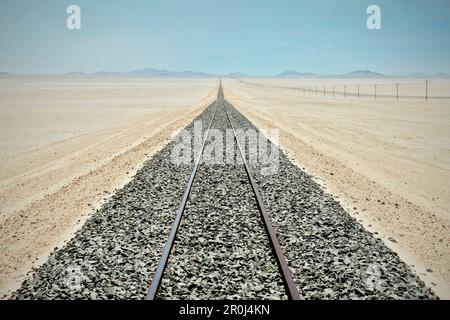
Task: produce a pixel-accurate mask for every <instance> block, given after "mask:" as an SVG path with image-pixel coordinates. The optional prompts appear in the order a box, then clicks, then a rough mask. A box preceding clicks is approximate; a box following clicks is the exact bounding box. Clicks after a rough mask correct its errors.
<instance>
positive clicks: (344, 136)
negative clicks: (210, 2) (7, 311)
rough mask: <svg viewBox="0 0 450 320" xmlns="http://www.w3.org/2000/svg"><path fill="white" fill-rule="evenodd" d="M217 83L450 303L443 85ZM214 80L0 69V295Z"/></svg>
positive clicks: (120, 180) (447, 109)
mask: <svg viewBox="0 0 450 320" xmlns="http://www.w3.org/2000/svg"><path fill="white" fill-rule="evenodd" d="M222 82H223V88H224V94H225V98H226V99H227V100H228V101H229V102H230V103H231V104H233V105H234V106H235V107H236V108H237V109H238V110H239V111H240V112H241V113H242V114H243V115H245V116H246V117H248V119H250V120H251V121H252V122H253V123H254V124H255V125H256V126H258V127H259V128H269V129H278V130H279V137H280V146H281V148H282V149H283V150H284V151H285V152H286V153H287V154H288V155H289V156H290V157H291V158H292V161H293V162H295V163H296V164H297V165H298V166H299V167H300V168H304V169H305V170H306V172H308V173H309V174H310V175H311V176H313V177H314V179H315V180H316V181H317V183H318V184H320V185H321V186H322V187H323V188H324V189H325V190H326V191H327V192H328V193H330V194H332V195H333V196H334V197H335V198H337V199H338V200H339V202H340V203H341V204H342V205H343V206H344V207H345V208H346V210H347V211H348V212H349V213H350V214H351V215H352V216H354V217H355V218H356V219H357V220H358V221H359V222H360V223H361V224H362V225H363V226H364V227H365V228H366V229H367V230H370V231H371V232H373V233H374V234H375V235H376V236H377V237H379V238H381V239H382V240H383V241H384V242H385V243H386V245H387V246H388V247H390V248H391V249H392V250H394V251H395V252H397V253H398V254H399V255H400V257H401V258H402V260H404V261H406V262H407V263H408V264H409V265H410V266H411V267H412V268H413V270H415V272H416V273H417V274H418V275H419V276H420V277H421V279H422V280H423V281H424V282H425V283H426V284H427V285H428V286H430V287H431V288H433V290H434V291H435V292H436V293H437V294H438V295H439V296H440V297H441V298H450V252H449V244H450V233H449V229H450V214H449V209H450V191H449V190H450V146H449V141H450V139H449V138H450V99H447V98H446V97H448V96H450V81H448V80H433V81H431V82H430V83H429V88H428V94H429V97H430V99H429V100H428V101H425V98H424V96H425V86H424V80H420V79H419V80H416V79H361V80H354V79H300V80H296V79H275V78H246V79H223V80H222ZM374 83H377V95H378V96H377V100H375V99H374V96H373V95H372V94H373V91H372V90H373V89H374ZM396 83H399V96H400V99H399V101H396V85H395V84H396ZM357 84H360V98H359V99H358V97H357V91H356V90H357ZM218 87H219V81H218V79H215V78H204V79H201V78H186V79H182V78H143V77H142V78H135V77H93V76H89V77H88V76H65V77H56V76H1V77H0V138H1V139H0V201H1V202H0V230H1V232H0V241H1V250H2V251H3V254H2V256H1V258H0V297H2V296H4V297H7V296H8V293H10V292H11V291H12V290H14V289H16V288H17V287H18V286H19V285H20V283H21V282H22V280H24V278H25V277H26V274H27V273H28V272H29V271H30V270H32V268H33V267H37V266H39V265H42V264H43V263H44V262H45V261H46V260H47V257H48V255H49V253H50V252H51V251H53V249H54V248H55V247H58V248H61V247H62V246H64V244H65V243H67V241H68V240H69V239H71V238H72V237H73V235H74V232H75V231H76V230H78V229H80V227H81V226H82V225H83V224H84V222H85V221H86V220H87V219H88V218H89V217H90V216H91V215H92V213H93V212H94V211H95V209H97V208H100V206H101V205H102V203H104V202H105V200H107V199H109V198H110V197H111V195H112V194H113V193H114V192H115V190H117V189H119V188H121V187H122V186H124V185H125V184H126V183H127V182H129V181H130V180H131V179H132V177H133V176H134V174H135V173H136V171H137V170H138V169H139V168H140V167H141V166H142V165H143V163H144V162H145V160H147V159H149V158H150V157H151V156H152V155H155V154H157V153H158V151H160V150H161V149H162V148H163V146H165V145H166V144H167V143H168V142H169V141H170V139H171V136H172V134H173V133H174V132H175V131H176V130H177V129H179V128H182V127H184V126H186V125H187V124H188V123H189V122H190V121H191V120H192V119H193V118H195V117H196V116H198V115H199V114H200V113H201V112H202V111H203V110H205V109H206V107H207V106H208V105H210V104H211V103H212V102H213V101H214V100H215V99H216V97H217V92H218ZM316 87H317V90H318V92H317V93H316V91H315V88H316ZM333 87H334V89H335V96H333V95H332V90H333ZM306 88H308V91H306V92H305V91H302V90H300V89H306ZM309 88H311V90H312V91H311V92H310V91H309ZM344 88H345V89H344ZM320 89H322V92H320ZM324 89H325V93H324V92H323V91H324ZM344 90H345V92H346V96H345V97H344V94H343V91H344Z"/></svg>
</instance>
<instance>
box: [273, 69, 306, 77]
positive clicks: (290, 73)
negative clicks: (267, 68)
mask: <svg viewBox="0 0 450 320" xmlns="http://www.w3.org/2000/svg"><path fill="white" fill-rule="evenodd" d="M314 76H315V74H314V73H310V72H308V73H300V72H297V71H293V70H286V71H283V72H282V73H280V74H278V75H277V77H279V78H306V77H314Z"/></svg>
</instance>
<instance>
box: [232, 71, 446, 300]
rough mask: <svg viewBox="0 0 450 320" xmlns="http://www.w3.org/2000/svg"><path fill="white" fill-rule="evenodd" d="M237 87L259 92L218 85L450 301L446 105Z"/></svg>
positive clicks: (272, 83) (269, 84) (276, 82)
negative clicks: (274, 133) (273, 131)
mask: <svg viewBox="0 0 450 320" xmlns="http://www.w3.org/2000/svg"><path fill="white" fill-rule="evenodd" d="M245 81H246V82H251V83H260V84H263V86H255V85H251V84H248V83H245V82H240V81H238V80H234V79H226V80H224V91H225V96H226V98H227V99H228V100H229V101H230V102H231V103H232V104H233V105H234V106H236V107H237V108H238V109H239V110H240V111H241V112H242V113H243V114H245V115H246V116H247V117H248V118H249V119H250V120H251V121H252V122H253V123H254V124H255V125H257V126H258V127H260V128H278V129H279V132H280V144H281V147H282V148H283V149H284V150H286V151H287V153H288V154H289V155H290V156H291V157H292V158H293V160H294V161H295V162H296V163H297V164H298V165H299V166H300V167H302V168H305V169H306V171H307V172H308V173H310V174H311V175H313V176H314V177H316V178H317V181H318V182H319V183H320V184H322V185H323V186H324V188H325V189H326V190H327V191H328V192H330V193H332V194H333V195H334V196H336V197H338V198H339V200H340V202H341V203H342V204H343V205H344V207H345V208H346V209H347V211H348V212H349V213H350V214H351V215H353V216H354V217H356V218H357V219H358V220H359V221H360V222H361V223H362V224H363V225H364V226H365V227H366V228H367V229H368V230H370V231H372V232H377V233H378V234H377V236H379V237H380V238H381V239H383V241H384V242H385V243H386V245H388V246H389V247H391V248H392V249H393V250H395V251H396V252H397V253H398V254H399V255H400V256H401V258H402V259H403V260H404V261H406V262H407V263H409V264H411V265H414V267H413V269H414V270H415V271H416V272H417V274H418V275H419V276H420V277H421V278H422V279H423V280H424V281H425V282H426V283H427V284H428V285H429V286H430V287H432V288H433V290H435V292H436V293H437V294H439V295H440V297H442V298H447V299H448V298H450V251H449V244H450V233H449V230H450V210H449V209H450V101H449V100H432V101H428V102H427V103H425V102H424V101H423V100H418V99H409V100H405V101H402V100H400V102H396V101H393V100H392V99H390V100H389V99H383V101H373V100H372V99H368V98H365V99H362V100H360V101H358V100H357V99H356V98H351V99H349V98H347V99H344V98H337V97H335V98H333V97H330V96H328V97H323V96H317V97H316V96H315V95H313V96H310V95H308V94H304V93H301V92H299V91H294V90H285V89H282V90H280V89H276V88H273V87H276V86H280V85H281V86H295V85H296V84H298V82H296V81H295V80H289V79H287V80H280V79H245ZM324 81H325V82H323V86H325V85H327V84H330V83H333V82H335V81H332V80H328V79H327V80H324ZM351 81H352V80H346V83H347V84H348V83H349V82H350V83H351ZM366 81H367V82H370V79H369V80H366ZM377 81H378V80H377ZM336 82H337V81H336ZM304 83H305V82H304ZM311 83H314V84H316V85H318V84H319V83H320V80H313V82H311ZM353 83H355V82H353ZM441 85H442V87H441V89H440V90H441V91H440V94H441V95H447V96H450V82H448V81H447V82H445V81H442V82H441ZM442 88H446V89H442ZM388 238H393V239H394V240H395V241H396V243H394V242H393V241H391V240H388ZM426 269H431V270H432V272H427V271H426Z"/></svg>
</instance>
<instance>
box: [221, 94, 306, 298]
mask: <svg viewBox="0 0 450 320" xmlns="http://www.w3.org/2000/svg"><path fill="white" fill-rule="evenodd" d="M222 100H223V101H224V104H227V103H228V102H226V101H225V100H224V99H223V98H222ZM223 107H224V109H225V112H226V114H227V117H228V121H229V122H230V125H231V128H232V129H233V133H234V139H235V141H236V144H237V146H238V149H239V153H240V155H241V158H242V161H243V163H244V167H245V171H246V172H247V177H248V179H249V181H250V184H251V186H252V189H253V193H254V194H255V198H256V202H257V205H258V209H259V212H260V214H261V216H262V219H263V221H264V226H265V229H266V232H267V234H268V236H269V242H270V246H271V247H272V250H273V253H274V254H275V258H276V260H277V264H278V267H279V268H280V272H281V276H282V280H283V284H284V286H285V289H286V293H287V295H288V298H289V299H290V300H301V299H302V297H301V295H300V293H299V292H298V290H297V286H296V285H295V282H294V279H293V277H292V273H291V270H290V269H289V266H288V264H287V261H286V258H285V257H284V254H283V249H282V248H281V246H280V243H279V241H278V238H277V236H276V232H275V229H274V228H273V226H272V223H271V222H270V218H269V215H268V213H267V210H266V207H265V205H264V202H263V199H262V196H261V194H260V192H259V190H258V187H257V184H256V182H255V179H254V178H253V176H252V174H251V170H250V166H249V165H248V163H247V160H246V159H245V156H244V152H243V149H242V147H241V144H240V143H239V139H238V138H237V134H236V130H235V128H234V125H233V122H232V121H231V118H230V115H229V113H228V111H227V107H226V106H225V105H224V106H223Z"/></svg>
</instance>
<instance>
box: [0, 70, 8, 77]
mask: <svg viewBox="0 0 450 320" xmlns="http://www.w3.org/2000/svg"><path fill="white" fill-rule="evenodd" d="M7 74H8V73H7V72H1V71H0V75H2V76H6V75H7Z"/></svg>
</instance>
